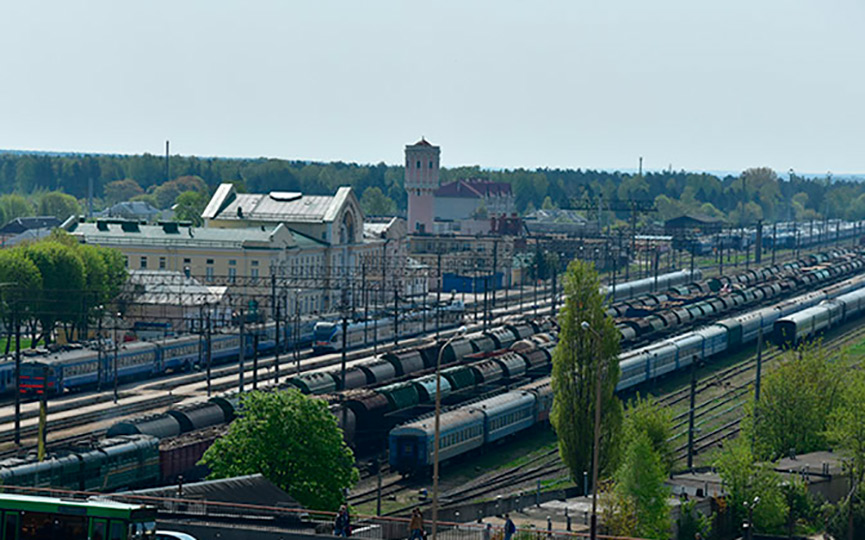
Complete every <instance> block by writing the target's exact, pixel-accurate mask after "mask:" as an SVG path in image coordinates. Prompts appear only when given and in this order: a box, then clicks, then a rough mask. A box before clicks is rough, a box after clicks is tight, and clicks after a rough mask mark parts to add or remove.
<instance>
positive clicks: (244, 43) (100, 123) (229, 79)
mask: <svg viewBox="0 0 865 540" xmlns="http://www.w3.org/2000/svg"><path fill="white" fill-rule="evenodd" d="M863 23H865V2H862V1H861V0H833V1H829V2H827V1H822V2H820V1H797V0H760V1H754V0H747V1H745V0H725V1H723V2H705V1H695V0H656V1H654V2H648V1H645V0H605V1H585V0H563V1H545V0H534V1H531V2H526V1H511V0H494V1H481V0H478V1H473V0H459V1H449V0H437V1H435V2H413V1H408V0H399V1H376V0H367V1H357V0H346V1H337V0H309V1H299V0H295V1H292V0H273V1H265V0H247V1H243V2H241V1H236V2H229V1H219V0H209V1H193V0H183V1H162V0H149V1H147V2H143V1H139V2H125V1H124V2H118V1H116V0H110V1H85V2H69V1H68V0H64V1H36V0H34V1H26V0H4V1H3V2H0V51H2V62H0V148H2V149H16V150H44V151H73V152H99V153H125V154H140V153H144V152H150V153H156V154H160V153H163V152H164V145H165V140H167V139H168V140H170V141H171V151H172V154H183V155H199V156H225V157H259V156H266V157H277V158H287V159H304V160H315V161H349V162H358V163H378V162H382V161H383V162H385V163H389V164H399V163H401V162H402V160H403V147H404V145H406V144H411V143H414V142H415V141H417V140H418V139H420V137H421V136H423V137H425V138H426V139H428V140H429V141H431V142H432V143H434V144H437V145H440V146H441V148H442V158H441V159H442V165H443V166H445V167H454V166H460V165H480V166H482V167H486V168H518V167H523V168H536V167H551V168H584V169H585V168H592V169H634V168H636V167H637V163H638V160H639V158H640V157H643V159H644V167H645V168H646V169H649V170H657V169H665V168H667V167H672V168H673V169H675V170H680V169H685V170H709V171H738V170H743V169H745V168H748V167H755V166H768V167H772V168H774V169H775V170H777V171H779V172H787V171H788V170H790V169H794V170H795V171H796V172H797V173H825V172H827V171H832V172H833V174H836V175H837V174H842V173H862V172H865V144H863V143H865V141H863V128H865V99H863V97H865V95H863V94H865V69H863V68H865V32H863V31H862V28H863Z"/></svg>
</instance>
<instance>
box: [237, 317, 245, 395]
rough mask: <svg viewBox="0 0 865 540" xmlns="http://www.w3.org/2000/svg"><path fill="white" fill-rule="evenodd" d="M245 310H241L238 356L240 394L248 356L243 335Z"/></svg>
mask: <svg viewBox="0 0 865 540" xmlns="http://www.w3.org/2000/svg"><path fill="white" fill-rule="evenodd" d="M244 318H245V317H244V316H243V310H242V309H241V310H240V347H239V348H240V352H239V353H238V355H237V359H238V368H239V369H238V372H237V375H238V377H237V385H238V390H240V393H241V394H242V393H243V361H244V360H245V359H244V356H246V354H245V353H246V344H245V343H244V341H245V340H244V335H243V322H244Z"/></svg>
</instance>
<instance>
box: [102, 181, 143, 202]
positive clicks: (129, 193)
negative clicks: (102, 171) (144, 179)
mask: <svg viewBox="0 0 865 540" xmlns="http://www.w3.org/2000/svg"><path fill="white" fill-rule="evenodd" d="M142 194H144V190H143V189H141V186H139V185H138V182H136V181H135V180H133V179H131V178H124V179H122V180H115V181H113V182H109V183H107V184H105V202H106V203H107V204H108V206H113V205H115V204H117V203H119V202H124V201H129V200H131V199H132V198H133V197H136V196H138V195H142Z"/></svg>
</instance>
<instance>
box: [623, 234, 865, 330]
mask: <svg viewBox="0 0 865 540" xmlns="http://www.w3.org/2000/svg"><path fill="white" fill-rule="evenodd" d="M863 267H865V261H863V259H862V258H861V257H859V256H858V255H855V254H853V253H848V252H846V251H845V250H840V251H834V252H831V253H828V254H814V255H808V256H806V257H803V258H802V259H800V260H799V261H796V262H792V263H786V264H783V265H776V266H771V267H767V268H760V269H754V270H747V271H745V272H743V273H741V274H738V275H736V276H733V277H732V278H722V279H711V280H709V281H706V282H702V283H699V282H697V283H691V284H688V285H687V286H680V287H677V288H675V289H672V290H668V291H665V292H661V293H656V294H650V295H646V296H644V297H642V298H640V299H638V300H633V301H629V302H624V303H620V304H616V305H613V306H610V307H609V308H608V309H607V314H608V315H610V316H611V317H615V318H617V320H618V322H617V324H616V326H617V328H618V329H619V331H620V332H621V334H622V341H623V342H624V343H634V342H635V341H645V340H646V339H647V338H649V337H651V336H653V335H654V334H656V333H660V332H667V333H668V332H670V331H672V330H676V329H678V328H681V327H683V326H685V325H693V324H694V323H696V322H698V321H700V320H701V319H706V318H709V317H717V316H718V315H722V314H723V313H725V312H729V311H733V310H736V309H742V308H743V307H744V306H747V305H749V304H754V303H758V302H764V301H766V300H770V299H772V298H776V297H778V296H780V295H783V294H786V293H788V292H791V291H795V290H797V289H806V288H813V287H815V286H819V285H821V284H823V283H826V282H828V281H832V280H835V279H838V278H840V277H843V276H846V275H850V274H854V273H857V272H859V271H860V270H861V269H862V268H863ZM695 294H696V295H699V296H698V300H697V301H695V302H691V303H686V302H685V301H682V300H681V299H682V298H684V297H686V296H689V295H695ZM659 306H662V307H661V308H659Z"/></svg>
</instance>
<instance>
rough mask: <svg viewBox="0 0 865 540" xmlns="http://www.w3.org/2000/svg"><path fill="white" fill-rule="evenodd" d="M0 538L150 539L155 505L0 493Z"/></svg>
mask: <svg viewBox="0 0 865 540" xmlns="http://www.w3.org/2000/svg"><path fill="white" fill-rule="evenodd" d="M0 513H2V515H0V540H152V539H153V537H154V535H155V534H156V508H153V507H150V506H142V505H135V504H124V503H118V502H113V501H103V500H75V499H56V498H53V497H39V496H33V495H10V494H0Z"/></svg>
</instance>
